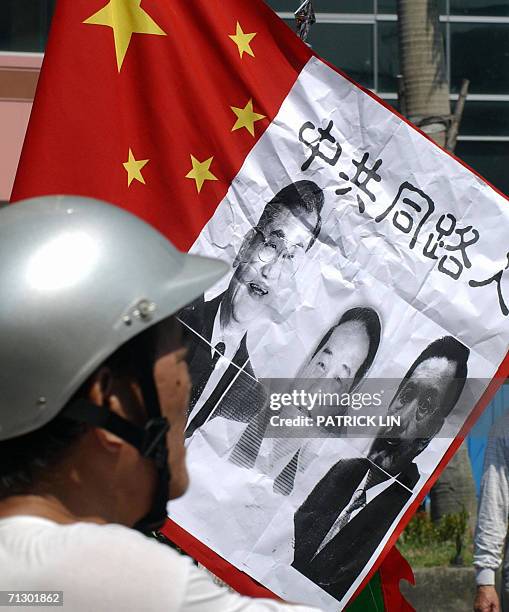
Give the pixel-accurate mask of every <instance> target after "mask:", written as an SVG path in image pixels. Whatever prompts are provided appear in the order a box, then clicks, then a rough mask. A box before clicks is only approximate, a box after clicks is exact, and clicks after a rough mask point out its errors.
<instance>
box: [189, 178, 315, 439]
mask: <svg viewBox="0 0 509 612" xmlns="http://www.w3.org/2000/svg"><path fill="white" fill-rule="evenodd" d="M323 201H324V195H323V191H322V189H321V188H320V187H318V185H316V183H314V182H312V181H307V180H302V181H297V182H295V183H290V184H289V185H287V186H286V187H284V188H283V189H281V190H280V191H279V192H278V193H277V194H276V195H275V196H274V198H273V199H272V200H271V201H270V202H268V204H267V205H266V206H265V208H264V209H263V212H262V214H261V217H260V219H259V221H258V224H257V225H256V227H253V228H252V229H250V230H249V231H248V233H247V234H246V235H245V237H244V240H243V242H242V245H241V247H240V249H239V252H238V253H237V256H236V258H235V261H234V263H233V268H234V274H233V276H232V278H231V280H230V283H229V285H228V288H227V289H226V291H225V292H224V293H222V294H220V295H219V296H217V297H216V298H214V299H213V300H210V301H208V302H205V301H204V299H203V297H202V298H201V299H199V300H197V301H196V302H195V303H194V304H192V305H191V306H190V307H188V308H187V309H186V310H185V311H184V312H182V313H181V318H182V320H183V321H184V322H185V323H186V324H187V325H189V326H190V327H191V328H192V329H193V330H195V331H196V332H198V334H199V335H200V336H201V341H198V342H195V344H194V347H193V349H192V352H191V353H190V355H189V364H190V371H191V376H192V379H193V385H194V388H193V392H192V396H191V412H190V415H191V420H190V423H189V425H188V429H187V432H186V435H187V436H190V435H192V434H193V433H194V431H195V430H196V429H197V428H199V427H201V426H202V425H203V424H204V423H205V422H206V421H207V419H208V418H212V417H216V416H223V417H225V418H228V419H232V420H236V421H243V422H247V421H249V420H250V419H251V418H252V417H253V416H254V415H255V414H256V413H257V412H258V410H259V409H260V408H261V406H262V405H263V389H262V387H261V385H259V384H258V383H257V381H256V379H255V375H254V372H253V369H252V367H251V365H250V361H249V353H248V348H247V330H248V328H249V324H250V322H251V321H253V320H254V319H256V318H257V317H259V316H260V315H261V314H262V313H263V312H265V313H267V311H269V316H270V310H271V309H272V310H273V311H274V313H276V312H277V300H276V297H277V296H278V295H280V294H281V293H282V292H284V293H287V294H289V293H291V292H292V287H293V283H294V282H295V279H294V275H295V271H296V270H297V268H298V266H299V264H300V262H301V261H302V258H303V257H305V254H306V252H307V251H308V250H309V249H310V248H311V246H312V245H313V243H314V242H315V240H316V238H317V236H318V234H319V232H320V228H321V210H322V207H323ZM210 345H212V347H213V348H211V347H210ZM239 369H243V370H244V372H242V373H241V374H240V375H238V374H239ZM258 396H259V397H258Z"/></svg>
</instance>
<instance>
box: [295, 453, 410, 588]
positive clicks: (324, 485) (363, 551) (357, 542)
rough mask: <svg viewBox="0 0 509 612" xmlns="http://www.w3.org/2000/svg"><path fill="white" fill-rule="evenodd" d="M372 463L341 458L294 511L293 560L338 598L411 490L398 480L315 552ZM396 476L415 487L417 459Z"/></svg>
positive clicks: (300, 569) (376, 544)
mask: <svg viewBox="0 0 509 612" xmlns="http://www.w3.org/2000/svg"><path fill="white" fill-rule="evenodd" d="M371 466H372V464H371V463H370V462H369V461H368V460H367V459H346V460H341V461H338V463H336V464H335V465H334V466H333V467H332V468H331V469H330V470H329V472H328V473H327V474H326V475H325V476H324V477H323V478H322V480H320V482H319V483H318V484H317V485H316V486H315V488H314V489H313V491H311V493H310V494H309V496H308V497H307V499H306V500H305V501H304V503H303V504H302V505H301V506H300V508H299V509H298V510H297V512H296V513H295V516H294V524H295V551H294V559H293V563H292V566H293V567H294V568H295V569H297V570H298V571H299V572H300V573H301V574H304V575H305V576H307V577H308V578H309V579H310V580H312V581H313V582H314V583H316V584H317V585H318V586H320V587H321V588H322V589H324V590H325V591H327V592H328V593H330V594H331V595H332V596H333V597H335V598H336V599H338V600H341V599H342V598H343V597H344V595H345V594H346V592H347V591H348V589H349V588H350V586H351V585H352V583H353V582H354V580H355V579H356V578H357V576H358V575H359V573H360V572H361V570H362V569H363V568H364V566H365V565H366V563H367V562H368V561H369V559H370V558H371V557H372V555H373V553H374V551H375V549H376V548H377V546H378V545H379V544H380V541H381V539H382V538H383V537H384V536H385V534H386V533H387V531H388V529H389V528H390V527H391V525H392V523H393V522H394V520H395V518H396V516H397V515H398V514H399V513H400V511H401V509H402V508H403V506H404V505H405V504H406V502H407V501H408V500H409V499H410V497H411V493H410V491H408V490H407V489H405V488H404V487H402V486H401V485H400V484H398V483H397V482H394V483H393V484H392V485H390V486H389V487H388V488H387V489H385V491H383V492H382V493H380V494H379V495H377V497H375V499H373V500H372V501H371V502H369V503H368V504H367V505H366V506H364V508H363V509H362V510H361V511H360V512H359V513H358V514H357V515H355V516H354V517H353V518H352V519H351V520H350V521H349V522H348V523H347V524H346V525H345V527H343V529H342V530H341V531H339V533H337V534H336V535H335V536H334V537H333V538H332V540H330V541H329V542H328V543H327V545H326V546H325V547H324V548H323V549H322V550H321V551H320V552H319V553H318V554H317V555H316V556H315V557H313V555H314V554H315V552H316V551H317V550H318V547H319V546H320V544H321V542H322V541H323V539H324V538H325V536H326V535H327V533H328V532H329V530H330V528H331V527H332V525H333V524H334V522H335V521H336V519H337V518H338V516H339V515H340V514H341V512H342V511H343V509H344V508H346V507H347V505H348V504H349V503H350V501H351V498H352V495H353V493H354V492H355V491H356V490H357V489H358V487H359V484H360V483H361V482H362V479H363V478H364V476H365V475H366V473H367V471H368V470H369V469H370V467H371ZM375 469H376V468H375ZM398 480H399V481H400V482H402V483H403V484H405V485H406V486H407V487H408V488H409V489H412V488H413V487H414V486H415V484H416V483H417V481H418V480H419V472H418V470H417V466H416V465H415V463H411V464H410V466H409V467H408V469H407V470H406V471H405V473H402V474H400V475H399V477H398Z"/></svg>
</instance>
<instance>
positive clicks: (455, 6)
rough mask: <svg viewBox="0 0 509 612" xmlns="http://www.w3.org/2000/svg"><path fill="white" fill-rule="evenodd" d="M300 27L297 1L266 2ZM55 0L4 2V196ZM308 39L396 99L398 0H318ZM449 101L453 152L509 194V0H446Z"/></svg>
mask: <svg viewBox="0 0 509 612" xmlns="http://www.w3.org/2000/svg"><path fill="white" fill-rule="evenodd" d="M268 2H269V4H270V5H271V6H272V8H274V10H276V11H277V12H278V14H279V15H280V16H281V17H282V18H283V19H284V20H285V21H287V22H288V23H289V25H291V26H292V27H293V23H294V19H293V11H294V10H295V9H296V8H297V7H298V5H299V1H298V0H268ZM54 4H55V0H2V8H1V9H0V15H1V19H0V133H2V136H3V139H2V140H1V142H0V200H6V199H8V198H9V194H10V189H11V187H12V180H13V177H14V172H15V168H16V165H17V161H18V157H19V152H20V149H21V143H22V140H23V135H24V132H25V129H26V123H27V121H28V116H29V113H30V109H31V102H32V99H33V94H34V91H35V86H36V83H37V76H38V73H39V70H40V66H41V63H42V58H43V51H44V46H45V43H46V39H47V34H48V30H49V26H50V22H51V15H52V12H53V9H54ZM314 5H315V10H316V14H317V23H316V24H315V25H314V26H313V28H312V30H311V35H310V39H309V43H310V44H311V45H312V47H313V48H314V49H315V50H316V51H317V52H318V53H319V54H320V55H322V56H323V57H325V58H326V59H327V60H329V61H330V62H331V63H333V64H335V65H336V66H338V67H339V68H341V69H342V70H343V71H344V72H346V73H347V74H349V75H350V76H351V77H352V78H353V79H355V80H356V81H357V82H358V83H360V84H361V85H364V86H365V87H368V88H369V89H371V90H372V91H374V92H375V93H377V94H378V95H379V96H380V97H382V98H383V99H384V100H386V101H387V102H388V103H389V104H391V105H393V106H395V107H397V75H398V73H399V62H398V38H397V18H396V0H314ZM439 8H440V21H441V24H442V30H443V35H444V43H445V52H446V62H447V72H448V77H449V82H450V86H451V101H452V103H453V105H454V101H455V100H456V99H457V95H458V88H459V87H460V85H461V81H462V79H463V78H468V79H469V80H470V94H469V97H468V100H467V104H466V106H465V113H464V117H463V121H462V124H461V128H460V137H459V141H458V145H457V149H456V154H457V155H458V156H459V157H461V158H462V159H464V160H465V161H466V162H467V163H468V164H469V165H471V166H472V167H473V168H475V169H476V170H477V171H478V172H479V173H480V174H482V175H483V176H485V177H486V179H488V180H489V181H490V182H491V183H493V185H495V186H496V187H498V188H499V189H500V190H501V191H503V192H504V193H506V194H509V171H508V170H509V0H439Z"/></svg>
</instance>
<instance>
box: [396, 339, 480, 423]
mask: <svg viewBox="0 0 509 612" xmlns="http://www.w3.org/2000/svg"><path fill="white" fill-rule="evenodd" d="M469 355H470V349H469V348H467V347H466V346H465V345H464V344H462V343H461V342H460V341H459V340H456V338H453V337H452V336H444V337H443V338H438V340H434V341H433V342H432V343H431V344H429V345H428V346H427V347H426V348H425V349H424V350H423V351H422V353H421V354H420V355H419V357H417V359H416V360H415V361H414V362H413V364H412V365H411V366H410V369H409V370H408V372H407V373H406V374H405V376H404V378H403V380H402V381H401V383H400V385H399V387H398V391H397V393H396V395H395V396H394V397H398V395H399V393H400V391H401V389H402V388H403V386H404V385H405V383H406V381H407V380H408V379H409V378H410V377H411V376H412V374H413V373H414V371H415V369H416V368H417V366H418V365H420V364H421V363H422V362H423V361H426V360H427V359H434V358H437V359H440V358H445V359H447V360H448V361H451V362H453V363H455V364H456V370H455V373H454V378H453V380H452V381H451V382H450V383H449V388H448V389H447V393H446V400H448V401H446V403H445V408H444V409H443V410H442V413H443V417H444V418H445V417H446V416H448V414H449V413H450V412H451V410H452V409H453V407H454V405H455V404H456V402H457V401H458V399H459V397H460V395H461V392H462V391H463V387H464V386H465V380H466V378H467V373H468V369H467V362H468V357H469Z"/></svg>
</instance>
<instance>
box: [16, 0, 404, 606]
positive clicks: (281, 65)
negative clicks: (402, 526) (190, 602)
mask: <svg viewBox="0 0 509 612" xmlns="http://www.w3.org/2000/svg"><path fill="white" fill-rule="evenodd" d="M312 55H313V54H312V52H311V50H310V49H309V48H308V47H307V46H306V45H304V44H303V43H302V42H301V41H300V40H299V39H298V38H297V36H296V35H295V34H294V33H293V32H292V31H291V30H290V29H289V28H288V27H287V26H286V25H285V24H284V23H283V22H282V21H281V20H280V19H279V17H277V16H276V15H275V13H274V12H273V11H272V10H271V9H270V8H268V7H267V6H266V5H265V4H264V3H263V2H262V1H261V0H250V1H249V2H246V1H241V0H221V1H219V0H214V1H212V0H211V1H204V0H178V1H177V0H175V1H173V2H167V1H163V0H143V2H141V0H111V1H109V2H106V0H60V1H59V2H58V3H57V8H56V12H55V15H54V19H53V25H52V30H51V35H50V39H49V43H48V46H47V50H46V55H45V59H44V64H43V69H42V73H41V77H40V80H39V85H38V89H37V95H36V99H35V103H34V108H33V112H32V116H31V119H30V124H29V128H28V132H27V136H26V140H25V144H24V147H23V152H22V155H21V161H20V165H19V169H18V174H17V177H16V181H15V185H14V189H13V193H12V201H16V200H20V199H25V198H29V197H33V196H40V195H46V194H77V195H83V196H88V197H93V198H98V199H100V200H105V201H108V202H112V203H114V204H117V205H119V206H121V207H124V208H126V209H128V210H129V211H131V212H133V213H135V214H137V215H139V216H140V217H142V218H143V219H144V220H146V221H147V222H149V223H150V224H152V225H153V226H155V227H156V228H157V229H158V230H160V231H161V232H162V233H163V234H165V235H166V236H167V237H168V238H169V239H170V240H171V241H172V242H173V243H174V244H176V245H177V246H178V247H179V248H180V249H182V250H187V249H189V248H190V247H191V245H192V244H193V243H194V242H195V240H196V238H197V236H198V235H199V233H200V232H201V230H202V229H203V227H204V226H205V224H206V223H207V222H208V221H209V219H210V218H211V216H212V215H213V213H214V211H215V210H216V207H217V206H218V204H219V203H220V202H221V200H222V199H223V198H224V197H225V195H226V193H227V190H228V188H229V187H230V184H231V182H232V180H233V179H234V177H235V176H236V175H237V173H238V172H239V170H240V168H241V166H242V164H243V162H244V160H245V159H246V157H247V155H248V153H249V152H250V151H251V150H252V148H253V147H254V145H255V144H256V143H257V141H258V140H259V138H260V137H261V135H262V134H263V133H264V131H265V130H266V129H267V127H268V126H269V125H270V124H271V122H272V121H273V119H274V117H275V116H276V114H277V113H278V111H279V109H280V107H281V104H282V103H283V101H284V100H285V97H286V96H287V94H288V92H289V91H290V89H291V88H292V86H293V85H294V83H295V82H296V79H297V78H298V76H299V74H300V72H301V70H302V69H303V67H304V66H305V64H306V63H307V62H308V60H309V59H310V58H311V57H312ZM133 248H136V245H133ZM165 533H166V534H168V535H170V537H172V538H173V539H174V540H175V541H176V542H177V544H178V545H180V546H181V547H182V548H183V549H184V550H189V551H191V553H192V554H194V555H195V556H196V558H197V559H198V560H199V561H201V562H203V563H204V564H205V565H206V566H207V567H209V568H210V569H211V570H213V571H216V573H218V574H219V575H220V576H221V577H222V578H223V579H224V580H226V581H229V582H230V583H231V584H233V585H234V586H235V588H237V589H238V590H240V591H241V592H244V593H249V594H254V595H263V596H267V591H266V590H265V589H263V588H261V587H259V586H258V585H257V584H256V583H255V582H253V581H252V580H251V579H250V578H249V577H248V576H247V575H246V574H243V573H241V572H239V571H237V570H236V569H235V568H233V567H232V566H231V565H230V564H228V563H227V562H225V561H224V560H222V559H221V558H220V557H218V556H217V555H215V553H213V552H212V551H211V550H210V549H208V548H207V547H206V546H204V545H203V544H201V543H199V542H197V541H196V540H194V539H193V538H192V537H190V536H189V535H188V534H186V532H184V531H183V530H182V529H180V528H178V527H177V526H175V525H172V524H171V523H168V525H167V527H166V529H165ZM388 550H389V549H387V550H386V554H387V552H388ZM388 560H389V563H388V564H387V567H388V568H390V569H389V571H388V572H385V574H388V575H389V578H388V579H386V578H384V580H383V585H382V586H384V585H385V590H384V594H385V605H386V607H389V606H390V609H392V610H396V609H401V610H403V609H407V608H405V605H406V604H405V603H403V601H402V600H401V599H400V595H399V592H398V591H397V588H395V585H397V584H398V582H399V578H400V577H406V578H409V577H411V572H410V576H409V569H408V568H407V567H406V566H405V565H404V564H402V563H400V561H399V557H398V555H397V554H396V553H390V554H389V555H388ZM375 569H376V567H375V566H374V567H373V568H372V570H371V571H370V573H369V575H368V576H366V577H365V579H364V581H363V585H365V584H366V583H367V581H368V579H369V578H370V577H371V576H372V575H373V572H374V571H375ZM363 585H361V587H362V586H363Z"/></svg>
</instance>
